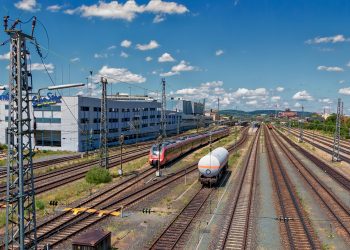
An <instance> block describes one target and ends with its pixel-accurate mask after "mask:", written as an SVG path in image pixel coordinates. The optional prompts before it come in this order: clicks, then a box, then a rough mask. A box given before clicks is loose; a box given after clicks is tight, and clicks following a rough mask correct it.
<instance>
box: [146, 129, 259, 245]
mask: <svg viewBox="0 0 350 250" xmlns="http://www.w3.org/2000/svg"><path fill="white" fill-rule="evenodd" d="M247 137H248V133H247V130H246V131H244V134H243V136H242V137H241V138H240V140H239V141H237V142H236V143H235V144H233V145H231V146H229V147H228V148H227V149H228V151H229V152H231V153H232V152H233V151H234V150H236V149H237V148H239V147H241V146H242V145H243V144H244V143H245V142H246V140H247ZM256 138H257V137H256ZM256 141H257V139H255V144H254V147H256V143H257V142H256ZM255 151H256V150H255ZM253 157H255V156H253ZM253 161H254V162H255V160H253ZM247 164H248V163H247ZM249 164H251V162H250V163H249ZM252 176H254V174H252ZM240 180H241V185H244V184H243V183H246V182H243V178H240ZM212 192H213V189H212V188H206V187H203V188H201V189H200V190H199V191H198V192H197V193H196V194H195V195H194V197H193V198H192V199H191V201H190V202H189V203H188V204H187V205H186V207H185V208H184V209H183V210H182V211H181V212H180V213H179V215H178V216H176V218H175V219H174V220H173V221H172V222H171V223H170V224H169V226H168V227H167V228H166V229H165V230H164V231H163V233H162V234H161V235H160V236H159V237H158V238H157V239H156V240H155V242H154V243H153V245H152V246H151V249H164V250H168V249H184V248H185V246H186V243H187V238H188V235H189V234H190V232H189V231H190V230H189V228H190V225H191V224H192V223H193V222H194V219H195V217H196V216H197V215H198V213H199V211H200V210H201V209H202V207H203V206H204V204H205V203H206V201H207V199H208V197H209V196H210V195H211V193H212ZM248 192H249V191H248ZM239 209H240V208H238V209H237V210H239ZM231 219H232V220H233V219H237V218H231ZM241 219H243V217H241ZM230 224H231V223H230V222H229V221H228V222H227V225H226V226H225V227H226V228H227V229H229V226H230ZM226 231H227V232H226V233H225V236H223V237H224V238H226V239H227V242H228V241H229V240H230V239H231V236H232V235H230V234H229V232H233V231H234V229H233V228H232V229H231V228H230V230H226ZM222 235H223V234H222Z"/></svg>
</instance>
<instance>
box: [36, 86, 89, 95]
mask: <svg viewBox="0 0 350 250" xmlns="http://www.w3.org/2000/svg"><path fill="white" fill-rule="evenodd" d="M83 86H85V83H74V84H62V85H55V86H49V87H45V88H40V89H38V93H37V95H38V96H39V97H40V92H41V91H42V90H45V89H47V90H58V89H69V88H77V87H83Z"/></svg>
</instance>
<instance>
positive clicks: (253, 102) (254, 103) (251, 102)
mask: <svg viewBox="0 0 350 250" xmlns="http://www.w3.org/2000/svg"><path fill="white" fill-rule="evenodd" d="M246 104H247V105H251V106H254V105H257V104H258V101H257V100H252V101H248V102H246Z"/></svg>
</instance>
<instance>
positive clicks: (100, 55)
mask: <svg viewBox="0 0 350 250" xmlns="http://www.w3.org/2000/svg"><path fill="white" fill-rule="evenodd" d="M107 57H108V55H107V54H106V53H104V54H99V53H95V54H94V58H107Z"/></svg>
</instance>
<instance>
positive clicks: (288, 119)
mask: <svg viewBox="0 0 350 250" xmlns="http://www.w3.org/2000/svg"><path fill="white" fill-rule="evenodd" d="M288 135H290V119H289V117H288Z"/></svg>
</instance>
